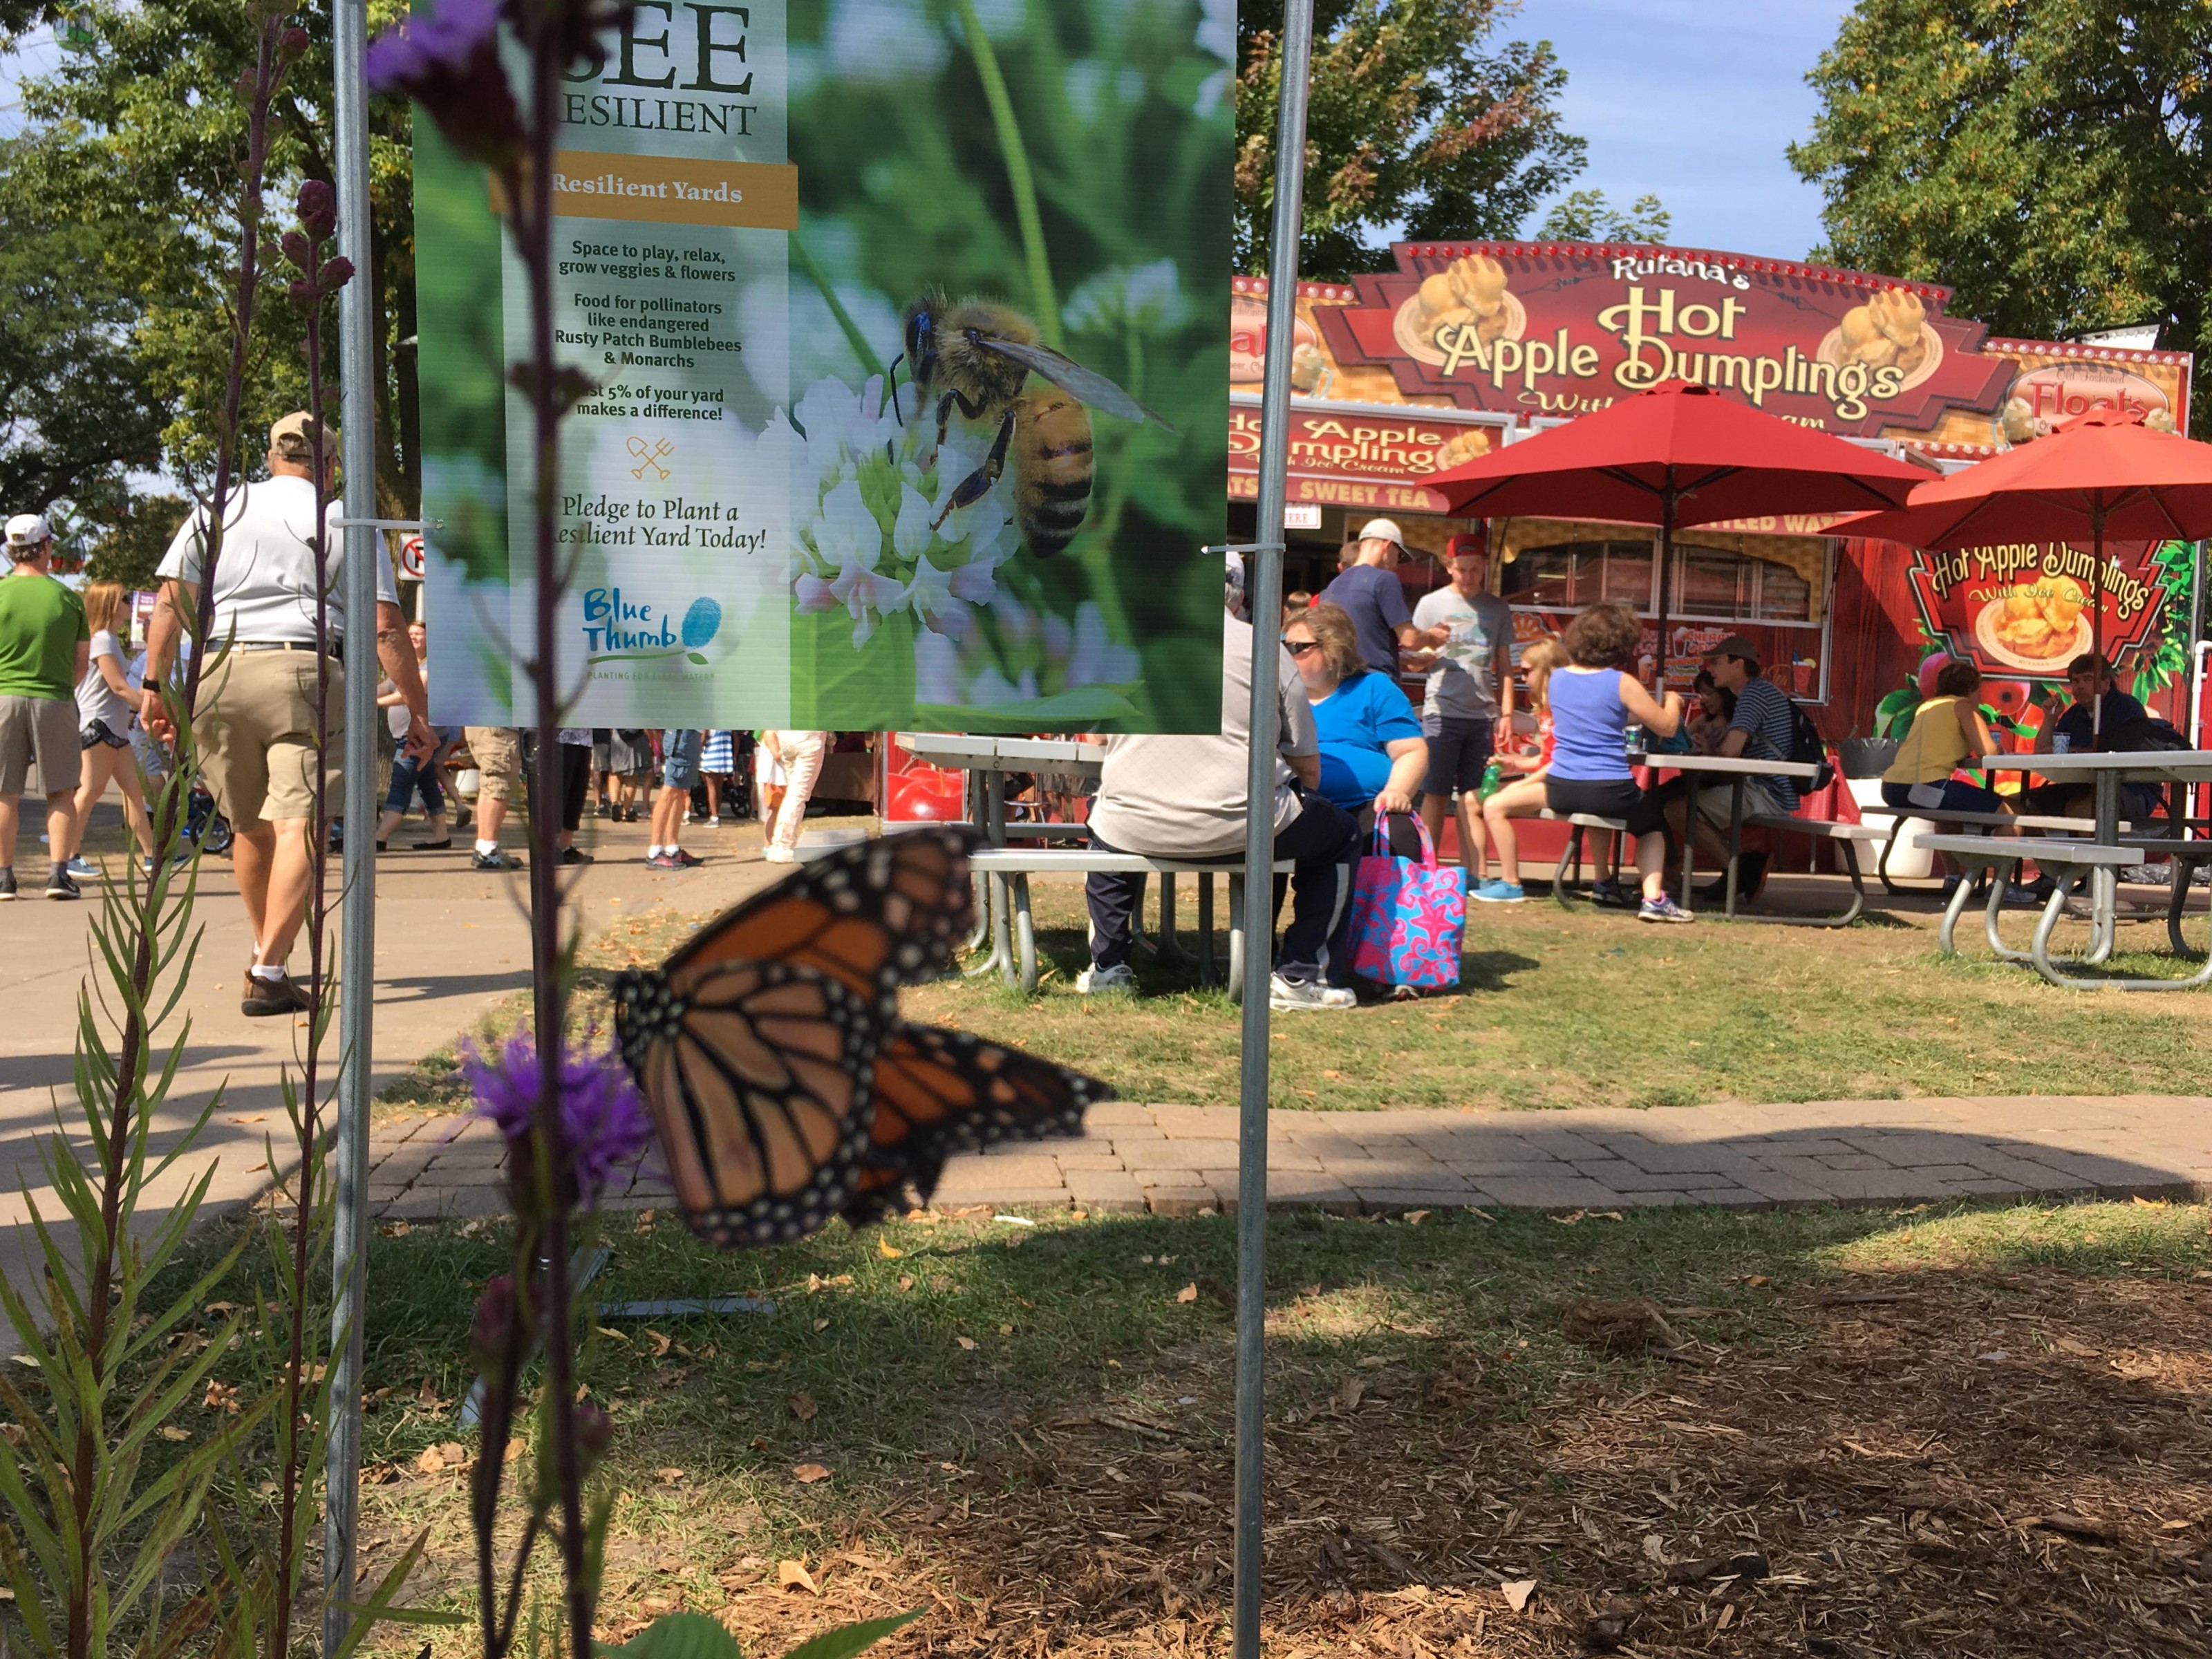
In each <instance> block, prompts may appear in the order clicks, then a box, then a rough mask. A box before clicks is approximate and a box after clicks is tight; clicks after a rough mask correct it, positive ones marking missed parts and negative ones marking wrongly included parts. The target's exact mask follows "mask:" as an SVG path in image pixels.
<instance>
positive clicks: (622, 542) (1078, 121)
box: [416, 0, 1236, 732]
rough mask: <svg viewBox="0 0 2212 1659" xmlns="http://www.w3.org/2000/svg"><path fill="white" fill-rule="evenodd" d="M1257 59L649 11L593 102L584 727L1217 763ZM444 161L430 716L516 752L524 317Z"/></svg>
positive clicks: (1135, 12)
mask: <svg viewBox="0 0 2212 1659" xmlns="http://www.w3.org/2000/svg"><path fill="white" fill-rule="evenodd" d="M418 9H424V10H432V11H435V5H434V4H429V3H428V0H418ZM1235 26H1236V16H1235V13H1234V11H1233V9H1231V8H1230V7H1229V6H1228V4H1227V3H1226V0H1206V3H1205V4H1204V5H1203V6H1202V7H1193V6H1186V5H1174V6H1159V5H1156V4H1153V3H1152V0H1055V3H1054V4H1051V5H1043V4H1014V5H1005V4H989V5H979V4H974V3H970V0H956V3H951V4H945V3H942V0H838V3H837V4H836V5H834V6H822V5H802V4H788V3H787V0H753V3H750V4H747V5H744V6H735V5H722V4H693V3H678V0H643V3H641V4H640V5H639V6H638V7H637V9H636V12H635V17H634V19H633V21H631V23H630V24H629V27H628V29H627V32H626V33H623V35H621V36H620V37H615V36H610V37H609V38H608V39H607V40H606V41H605V52H604V58H603V61H600V62H599V63H598V64H580V65H579V66H578V67H577V68H576V70H574V72H572V73H571V74H570V75H569V76H568V81H567V87H566V89H565V91H564V94H563V97H562V110H561V117H562V129H561V133H560V138H559V150H558V153H557V155H556V161H555V179H554V195H555V204H556V214H557V219H556V234H555V237H554V242H555V258H556V265H555V272H554V276H555V304H556V313H557V314H556V319H555V331H556V333H555V337H556V343H557V346H558V349H559V351H560V353H561V356H562V361H563V362H565V363H567V364H568V365H571V366H573V367H574V368H578V369H580V370H582V371H583V372H584V373H585V374H587V375H589V376H590V377H591V379H592V382H593V383H594V389H593V390H592V392H591V393H590V394H589V395H587V396H586V398H584V399H583V400H582V401H581V402H580V403H579V404H577V406H576V409H575V410H574V414H573V415H572V416H570V417H569V418H568V420H566V421H564V422H562V460H561V477H560V480H559V487H558V489H557V491H556V524H555V526H554V542H555V546H556V556H559V557H561V558H562V559H564V560H567V561H569V562H571V565H572V568H573V571H574V576H573V580H571V582H570V584H569V587H568V593H567V596H566V598H565V599H564V601H563V605H562V616H561V619H560V628H559V635H560V649H561V652H562V658H561V678H562V683H563V684H564V685H572V686H575V687H578V688H580V696H579V697H578V699H577V701H576V702H575V703H574V705H573V706H571V707H568V708H564V710H563V712H562V719H563V720H564V721H566V722H568V723H570V724H574V725H589V726H781V727H797V728H814V729H823V728H826V729H833V730H857V729H884V728H890V727H896V726H923V727H936V728H943V729H954V730H957V729H969V728H973V729H982V730H1017V731H1024V732H1028V731H1044V730H1052V729H1055V728H1077V729H1091V730H1108V731H1186V732H1189V731H1213V730H1217V729H1218V723H1219V704H1220V592H1221V573H1220V568H1219V565H1218V560H1217V561H1214V562H1212V563H1211V564H1209V562H1208V561H1207V560H1206V558H1205V557H1203V556H1201V555H1200V551H1199V550H1200V548H1201V547H1203V546H1206V545H1207V544H1218V543H1221V542H1224V541H1225V540H1226V539H1227V534H1226V504H1225V501H1224V500H1223V495H1222V490H1221V485H1220V480H1221V477H1222V476H1223V472H1224V471H1225V467H1226V465H1227V464H1228V450H1227V441H1226V435H1227V430H1228V384H1229V363H1228V356H1229V351H1228V343H1227V341H1226V340H1225V339H1224V338H1223V337H1222V335H1221V331H1220V323H1219V313H1218V311H1217V310H1216V309H1215V307H1214V303H1213V302H1214V300H1215V296H1216V295H1217V293H1218V283H1220V282H1221V280H1222V273H1223V272H1224V270H1225V269H1226V267H1227V264H1228V261H1229V233H1230V221H1231V199H1230V195H1231V185H1230V179H1231V140H1232V124H1233V107H1232V106H1233V101H1234V100H1233V98H1232V96H1231V90H1230V87H1229V76H1230V74H1231V69H1230V64H1231V59H1232V58H1233V56H1234V51H1235ZM500 210H501V204H500V203H499V202H498V201H497V200H496V199H495V192H494V191H491V190H490V189H489V187H488V185H487V181H486V179H485V176H484V175H483V173H482V172H481V171H480V170H478V169H475V168H472V167H467V166H465V165H464V164H462V163H461V162H459V161H458V160H457V159H456V158H455V157H454V156H453V155H452V153H451V152H450V151H448V150H447V149H444V147H443V146H442V145H441V144H440V143H438V141H437V139H436V137H435V133H434V132H433V131H431V129H430V124H429V123H428V122H427V121H424V122H420V123H418V124H417V125H416V227H417V229H416V234H417V257H416V269H417V272H418V284H419V302H420V307H421V322H420V329H419V338H420V363H421V373H422V410H423V416H422V421H423V447H424V465H423V512H424V517H425V520H426V521H427V522H428V525H429V526H430V528H429V531H428V536H427V538H426V539H427V543H428V546H427V550H426V564H427V568H428V614H429V617H430V622H431V637H432V645H431V650H432V653H433V656H434V659H435V662H436V665H437V672H436V674H435V675H434V676H433V682H432V683H433V684H434V685H435V688H436V689H435V690H434V691H433V692H432V694H431V696H432V700H433V714H434V717H435V718H436V719H438V720H441V721H456V722H457V721H464V720H465V721H469V722H472V723H477V724H484V723H498V724H512V723H514V722H517V721H520V720H525V719H531V718H534V714H532V710H531V696H530V690H529V684H528V680H527V678H526V663H525V661H524V659H525V657H526V647H527V646H528V644H529V641H531V640H532V637H533V635H534V623H533V621H532V617H533V614H534V612H533V604H534V599H533V596H534V592H535V586H536V557H535V553H534V548H535V529H536V526H535V525H534V524H533V519H532V495H531V488H532V431H531V424H530V419H529V413H528V409H527V406H526V403H525V402H524V400H523V399H522V398H521V396H520V393H519V392H516V391H515V390H514V389H513V370H514V368H515V367H516V366H517V365H518V364H519V363H520V362H525V361H526V356H527V351H528V342H529V307H528V303H527V293H526V286H525V282H524V276H523V272H522V270H521V268H520V264H519V263H518V262H517V260H516V259H515V258H514V255H513V250H512V248H511V246H508V243H507V238H506V235H505V232H504V227H503V224H502V222H501V219H500V218H499V213H500Z"/></svg>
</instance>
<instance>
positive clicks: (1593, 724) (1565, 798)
mask: <svg viewBox="0 0 2212 1659" xmlns="http://www.w3.org/2000/svg"><path fill="white" fill-rule="evenodd" d="M1643 639H1644V624H1643V623H1640V622H1638V620H1637V618H1636V617H1635V615H1634V613H1633V612H1632V611H1629V610H1627V609H1626V607H1625V606H1622V605H1592V606H1590V608H1589V610H1587V611H1583V613H1582V614H1581V615H1580V616H1578V617H1576V618H1575V619H1574V621H1572V622H1571V623H1568V624H1567V631H1566V633H1565V635H1564V637H1563V638H1562V640H1561V643H1562V644H1564V645H1565V647H1566V648H1567V665H1566V666H1565V667H1564V668H1561V669H1558V670H1556V671H1553V675H1552V678H1551V684H1550V685H1549V686H1548V688H1547V690H1549V692H1550V694H1551V700H1552V769H1551V772H1550V774H1549V775H1547V777H1546V779H1545V781H1544V791H1545V799H1546V803H1547V805H1549V806H1550V807H1551V809H1552V811H1554V812H1556V813H1558V814H1559V816H1560V817H1567V816H1569V815H1570V814H1571V813H1575V812H1583V813H1589V814H1591V815H1593V816H1595V817H1607V818H1621V819H1624V820H1626V823H1627V824H1628V833H1629V834H1630V835H1631V836H1634V837H1635V841H1636V869H1637V873H1638V875H1639V876H1640V877H1642V878H1643V886H1644V891H1643V897H1642V902H1641V903H1640V904H1639V905H1638V909H1637V915H1638V920H1640V921H1692V920H1693V918H1692V916H1691V915H1690V913H1689V912H1688V911H1686V910H1685V909H1683V908H1680V906H1679V905H1677V904H1676V903H1675V902H1674V900H1673V899H1671V898H1669V897H1668V896H1667V889H1666V880H1665V877H1664V875H1663V874H1662V871H1663V869H1664V867H1665V865H1666V861H1667V826H1666V815H1665V812H1664V811H1663V810H1662V806H1661V805H1660V803H1659V802H1658V801H1657V800H1656V799H1653V798H1652V797H1651V796H1650V794H1649V793H1646V792H1645V791H1644V790H1642V789H1639V788H1638V787H1636V778H1635V775H1634V773H1633V772H1632V771H1631V769H1630V768H1629V764H1628V740H1627V730H1628V727H1629V726H1630V725H1632V724H1635V725H1640V726H1643V727H1644V729H1645V730H1646V731H1649V732H1653V733H1656V735H1657V736H1659V737H1662V738H1671V737H1672V736H1674V733H1675V732H1676V731H1677V730H1678V729H1679V728H1680V726H1681V723H1682V699H1681V697H1680V695H1679V694H1678V693H1675V692H1673V691H1669V692H1668V693H1667V695H1666V696H1665V697H1664V698H1663V699H1660V700H1657V701H1655V700H1654V699H1653V698H1652V696H1651V694H1650V692H1649V691H1646V690H1644V687H1643V686H1642V685H1640V684H1638V683H1637V682H1636V681H1635V680H1634V679H1632V678H1630V677H1629V675H1628V674H1627V673H1626V672H1625V670H1626V668H1627V666H1628V665H1629V664H1631V663H1632V662H1634V661H1635V660H1636V651H1637V647H1638V646H1639V645H1640V644H1641V643H1642V642H1643ZM1600 896H1601V898H1602V897H1604V896H1605V895H1600ZM1623 897H1625V896H1623ZM1615 902H1621V900H1620V899H1616V900H1615Z"/></svg>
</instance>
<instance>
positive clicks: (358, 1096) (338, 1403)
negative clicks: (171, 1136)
mask: <svg viewBox="0 0 2212 1659" xmlns="http://www.w3.org/2000/svg"><path fill="white" fill-rule="evenodd" d="M331 37H332V38H331V45H332V57H333V64H334V68H333V71H332V83H333V84H332V87H331V93H332V98H331V111H332V117H333V121H332V125H334V127H335V128H336V132H335V135H334V137H335V144H334V149H335V160H336V163H337V165H336V167H335V169H334V171H335V173H336V174H337V177H336V178H335V179H333V180H332V182H333V184H334V185H335V186H336V188H337V198H338V252H340V253H342V254H343V255H344V256H345V257H346V258H349V259H350V260H352V261H353V268H354V273H355V274H354V279H353V281H351V282H350V283H347V284H346V285H345V286H344V287H343V288H342V289H339V290H338V386H339V428H340V435H339V442H340V445H341V449H340V455H341V459H343V463H344V466H345V479H344V490H345V494H344V502H343V513H344V516H345V522H344V526H343V535H344V537H345V541H344V548H345V563H344V567H343V574H342V577H341V581H342V585H343V591H344V593H345V613H346V642H347V644H348V645H349V646H350V647H352V655H353V660H352V661H351V662H350V663H349V664H348V665H347V667H348V669H349V672H348V673H347V675H346V679H345V822H346V834H345V857H344V863H343V866H341V868H342V872H343V894H344V898H343V907H344V908H343V921H342V923H341V928H342V931H341V933H340V935H339V952H340V954H339V958H338V985H339V994H340V1001H339V1004H338V1103H337V1104H338V1121H337V1143H336V1146H335V1148H334V1166H335V1170H334V1178H333V1181H332V1184H331V1201H332V1203H333V1204H334V1205H335V1206H336V1213H335V1215H334V1216H333V1218H332V1221H333V1225H332V1231H331V1346H332V1352H331V1429H330V1440H329V1443H328V1448H327V1450H326V1451H325V1457H324V1463H323V1501H324V1505H325V1509H324V1515H325V1520H324V1534H323V1564H324V1585H325V1601H324V1604H323V1652H324V1653H325V1655H331V1654H335V1653H336V1652H337V1650H338V1648H339V1646H340V1644H342V1643H343V1641H344V1640H345V1635H346V1627H347V1624H348V1622H349V1616H348V1614H347V1613H346V1611H345V1607H346V1604H347V1603H349V1602H350V1601H352V1600H353V1599H354V1537H355V1531H356V1521H357V1519H358V1517H359V1514H360V1508H361V1486H360V1476H361V1370H362V1306H363V1303H364V1300H365V1297H366V1292H367V1291H368V1254H367V1249H366V1243H365V1240H366V1235H367V1233H368V1085H369V1076H370V1071H371V1066H372V1063H373V1045H372V1042H371V1027H372V1021H371V1012H372V1008H373V1006H374V1000H375V987H376V816H377V811H376V809H377V799H376V722H377V720H378V719H379V718H380V710H379V709H378V708H377V706H376V586H377V584H376V563H375V562H376V561H377V560H379V559H380V558H382V557H384V547H383V544H382V543H381V541H380V539H379V538H378V534H377V532H376V531H375V530H374V528H372V527H371V526H372V523H373V515H374V513H375V512H376V398H375V386H374V375H375V373H376V368H375V364H376V352H375V335H374V330H375V327H376V286H375V275H374V266H373V264H371V262H370V258H369V214H368V81H367V79H366V77H365V76H364V74H363V72H362V64H363V59H364V58H365V57H366V55H367V52H368V0H331ZM317 412H318V413H320V411H319V410H318V411H317ZM304 1288H305V1287H304V1286H303V1287H302V1289H303V1290H304Z"/></svg>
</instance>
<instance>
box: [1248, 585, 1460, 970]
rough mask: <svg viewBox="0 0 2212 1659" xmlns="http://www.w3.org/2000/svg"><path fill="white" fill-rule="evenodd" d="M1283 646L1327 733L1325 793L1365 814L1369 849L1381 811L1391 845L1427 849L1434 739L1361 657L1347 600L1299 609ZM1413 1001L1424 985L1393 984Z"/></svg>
mask: <svg viewBox="0 0 2212 1659" xmlns="http://www.w3.org/2000/svg"><path fill="white" fill-rule="evenodd" d="M1283 648H1284V649H1285V650H1286V651H1288V652H1289V653H1291V659H1292V660H1293V661H1295V662H1296V663H1297V665H1298V678H1299V679H1300V680H1302V681H1303V682H1304V685H1305V692H1306V701H1307V702H1308V703H1310V705H1312V708H1313V717H1314V728H1315V732H1316V735H1317V736H1318V737H1319V738H1320V739H1321V793H1322V794H1323V795H1325V796H1327V797H1328V799H1330V800H1331V801H1333V802H1334V803H1335V804H1336V805H1339V806H1341V807H1342V808H1343V809H1344V810H1345V811H1347V812H1350V813H1352V814H1353V815H1354V816H1355V817H1358V820H1359V832H1360V835H1361V836H1362V840H1361V841H1360V842H1359V845H1360V846H1361V847H1362V848H1366V847H1367V846H1369V845H1370V844H1371V842H1372V840H1373V837H1374V834H1375V824H1376V819H1377V818H1378V817H1380V818H1383V819H1384V820H1385V821H1386V822H1387V823H1388V824H1389V838H1390V850H1391V851H1392V852H1394V853H1395V854H1398V855H1399V856H1401V857H1402V858H1415V859H1417V858H1419V857H1420V855H1421V842H1420V835H1419V831H1418V830H1417V829H1415V828H1414V823H1413V817H1412V813H1413V799H1414V795H1415V793H1416V792H1417V791H1418V790H1419V788H1420V787H1421V780H1422V778H1423V777H1424V776H1425V775H1426V773H1427V770H1428V763H1429V748H1428V744H1427V741H1426V740H1425V738H1423V737H1422V736H1421V722H1420V720H1419V717H1417V716H1416V715H1415V714H1414V713H1413V704H1412V703H1411V702H1407V698H1406V694H1405V693H1404V692H1403V691H1401V690H1399V689H1398V688H1397V686H1396V685H1395V684H1393V683H1392V681H1391V680H1390V679H1389V677H1388V676H1386V675H1383V674H1377V673H1374V672H1372V671H1370V670H1369V669H1368V668H1367V667H1366V666H1365V665H1364V663H1363V662H1362V661H1361V660H1360V655H1359V635H1358V629H1356V628H1354V626H1353V625H1352V618H1351V617H1350V616H1348V615H1347V614H1346V612H1345V611H1343V610H1342V609H1340V607H1338V606H1336V605H1329V604H1327V603H1322V604H1320V605H1314V606H1312V607H1311V608H1310V609H1308V610H1306V611H1301V612H1299V613H1298V614H1297V616H1295V617H1292V618H1291V620H1290V622H1289V623H1288V624H1286V625H1285V628H1284V629H1283ZM1390 994H1391V995H1392V996H1393V997H1395V998H1397V999H1399V1000H1401V1001H1410V1000H1413V998H1415V997H1417V996H1419V994H1420V992H1419V990H1417V989H1416V988H1415V987H1413V986H1410V985H1397V986H1393V987H1390Z"/></svg>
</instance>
